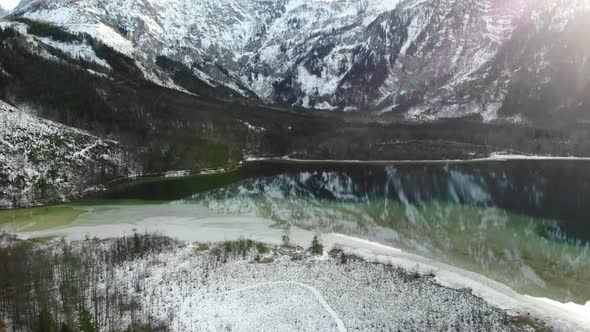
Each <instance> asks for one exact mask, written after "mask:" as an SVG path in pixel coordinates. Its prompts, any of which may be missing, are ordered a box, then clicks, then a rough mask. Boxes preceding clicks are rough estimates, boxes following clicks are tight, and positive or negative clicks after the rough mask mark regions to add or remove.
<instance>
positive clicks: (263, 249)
mask: <svg viewBox="0 0 590 332" xmlns="http://www.w3.org/2000/svg"><path fill="white" fill-rule="evenodd" d="M256 250H257V251H258V253H259V254H266V253H267V252H268V251H269V250H268V247H267V246H266V244H264V243H260V242H259V243H256Z"/></svg>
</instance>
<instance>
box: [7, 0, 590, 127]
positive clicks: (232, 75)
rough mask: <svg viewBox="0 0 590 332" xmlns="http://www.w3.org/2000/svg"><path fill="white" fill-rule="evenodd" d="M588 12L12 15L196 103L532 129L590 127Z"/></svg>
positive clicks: (288, 7)
mask: <svg viewBox="0 0 590 332" xmlns="http://www.w3.org/2000/svg"><path fill="white" fill-rule="evenodd" d="M588 15H590V0H575V1H564V0H542V1H535V0H518V1H504V0H469V1H457V0H432V1H420V0H404V1H397V0H396V1H386V0H358V1H357V0H350V1H304V0H282V1H257V0H245V1H236V0H222V1H209V0H198V1H188V0H174V1H173V2H169V1H163V0H140V1H133V2H128V1H109V2H104V1H99V0H82V1H72V0H57V1H47V0H33V1H30V2H29V3H21V5H20V6H19V7H18V8H17V10H16V11H15V12H14V13H13V14H12V15H11V16H12V17H25V18H28V19H33V20H39V21H44V22H48V23H51V24H56V25H58V26H61V27H63V28H65V29H66V30H68V31H70V32H73V33H80V32H83V33H88V34H90V35H92V36H94V37H95V38H96V39H98V40H100V41H101V42H103V43H105V44H107V45H109V46H110V47H112V48H114V49H115V50H117V51H118V52H121V53H122V54H125V55H128V56H130V57H132V58H133V59H134V60H135V61H136V63H137V64H138V66H139V67H140V68H141V69H142V71H143V73H144V75H145V77H146V78H147V79H149V80H151V81H153V82H156V83H157V84H160V85H162V86H166V87H171V88H174V89H178V90H181V91H185V92H189V93H194V94H198V95H200V94H205V95H215V96H217V97H219V98H230V99H231V98H243V99H249V100H253V101H255V102H262V103H267V104H274V105H278V106H286V107H302V108H315V109H325V110H341V111H367V112H370V113H374V114H387V115H388V116H391V117H397V118H403V119H410V120H412V119H413V120H435V119H440V118H460V117H469V116H474V115H475V116H477V117H479V118H480V119H481V120H482V121H485V122H490V121H498V120H501V121H508V122H515V123H527V122H531V121H533V122H534V121H538V120H541V121H569V122H576V121H588V120H590V116H589V115H588V114H587V113H588V112H584V110H585V109H586V108H587V107H588V105H590V101H589V100H588V97H587V96H588V95H589V93H588V92H589V91H590V81H589V80H588V79H584V77H589V76H590V65H588V63H587V60H586V59H587V58H588V56H589V55H590V50H589V48H590V46H589V45H588V44H589V43H587V42H586V43H584V42H578V41H576V38H582V36H583V31H584V29H585V28H587V26H586V25H585V23H584V21H585V19H586V18H587V17H588ZM547 36H551V38H548V37H547ZM546 37H547V38H546ZM582 40H583V39H582ZM564 50H565V51H564ZM569 52H575V53H577V54H580V56H579V57H578V58H577V59H574V60H571V61H570V63H569V64H568V63H564V61H562V59H563V58H564V57H567V56H569V55H570V54H569ZM531 59H533V61H530V60H531ZM564 73H567V74H564ZM564 80H565V81H575V82H576V87H575V88H574V89H573V91H576V93H571V91H570V89H565V90H564V89H561V88H560V87H559V86H557V84H555V82H561V81H564ZM568 85H569V84H568ZM535 89H537V90H538V89H541V90H546V91H544V92H542V93H539V91H535ZM213 90H216V92H212V91H213ZM562 90H563V91H562ZM546 96H551V97H552V100H549V99H548V98H547V97H546Z"/></svg>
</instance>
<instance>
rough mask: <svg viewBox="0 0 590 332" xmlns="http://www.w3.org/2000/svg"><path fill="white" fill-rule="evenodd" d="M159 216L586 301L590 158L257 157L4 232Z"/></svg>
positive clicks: (589, 291) (23, 213)
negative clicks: (265, 228)
mask: <svg viewBox="0 0 590 332" xmlns="http://www.w3.org/2000/svg"><path fill="white" fill-rule="evenodd" d="M155 215H158V216H159V217H160V218H163V217H169V218H186V217H192V218H194V219H197V220H200V219H202V220H205V219H207V218H211V217H212V216H216V217H219V216H227V217H228V218H230V217H252V218H258V219H266V220H272V221H273V224H274V225H275V227H279V228H280V226H287V225H292V226H297V227H298V228H303V229H305V230H309V231H313V232H318V233H328V232H336V233H342V234H346V235H351V236H356V237H360V238H364V239H369V240H372V241H377V242H379V243H382V244H386V245H390V246H393V247H397V248H400V249H402V250H405V251H408V252H411V253H414V254H418V255H421V256H425V257H428V258H431V259H435V260H438V261H442V262H445V263H448V264H450V265H454V266H458V267H461V268H464V269H466V270H470V271H473V272H477V273H480V274H483V275H485V276H487V277H489V278H492V279H494V280H496V281H499V282H501V283H504V284H506V285H508V286H510V287H511V288H513V289H514V290H516V291H517V292H519V293H522V294H527V295H532V296H537V297H549V298H551V299H555V300H558V301H561V302H568V301H573V302H576V303H579V304H584V303H586V301H588V300H590V162H588V161H573V160H572V161H564V160H559V161H558V160H546V161H542V160H520V161H519V160H512V161H486V162H473V163H424V164H419V163H417V164H395V163H355V162H349V163H336V162H333V163H330V162H287V161H259V162H250V163H246V164H245V165H244V166H243V167H241V168H239V169H236V170H233V171H229V172H226V173H220V174H211V175H193V176H188V177H182V178H151V179H144V180H140V181H135V182H127V183H123V184H120V185H117V186H115V187H113V188H112V189H111V190H110V191H108V192H104V193H101V194H99V195H95V196H94V197H91V198H88V199H86V200H82V201H79V202H74V203H70V204H64V205H59V206H51V207H42V208H34V209H20V210H11V211H0V225H2V228H3V229H5V230H9V231H15V232H19V233H27V232H34V231H39V230H47V229H61V230H65V231H66V232H67V229H68V227H71V226H72V225H81V224H87V225H100V224H111V223H113V222H123V221H125V222H128V223H133V222H137V221H138V220H146V219H149V218H152V217H154V216H155ZM157 220H162V219H157ZM157 220H156V221H155V222H157ZM207 220H208V219H207ZM236 220H237V219H236ZM236 222H238V221H236ZM235 225H236V227H238V226H237V225H238V224H235ZM224 231H227V232H231V229H226V230H220V231H219V232H224ZM212 240H214V239H212Z"/></svg>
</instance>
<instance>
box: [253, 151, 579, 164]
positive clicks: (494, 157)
mask: <svg viewBox="0 0 590 332" xmlns="http://www.w3.org/2000/svg"><path fill="white" fill-rule="evenodd" d="M509 160H554V161H590V157H576V156H545V155H526V154H505V153H502V152H494V153H491V154H490V155H489V156H488V157H483V158H472V159H408V160H402V159H399V160H352V159H351V160H345V159H298V158H291V157H289V156H283V157H256V156H249V157H246V158H245V161H247V162H265V161H270V162H289V163H303V164H317V163H332V164H371V165H380V164H384V165H389V164H465V163H482V162H491V161H509Z"/></svg>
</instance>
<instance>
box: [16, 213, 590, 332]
mask: <svg viewBox="0 0 590 332" xmlns="http://www.w3.org/2000/svg"><path fill="white" fill-rule="evenodd" d="M188 211H189V210H187V213H188ZM273 225H274V222H272V221H270V220H268V219H263V218H256V217H223V218H219V217H215V216H209V217H207V216H203V217H200V218H198V219H195V218H192V217H190V216H189V215H188V214H187V215H186V216H183V215H181V216H178V217H163V216H162V217H155V218H145V219H141V220H138V221H132V220H129V221H123V222H122V223H117V224H99V225H92V224H91V225H83V224H76V223H74V224H72V225H68V226H65V227H58V228H55V229H50V230H45V231H37V232H31V233H17V235H18V236H19V238H25V239H26V238H43V237H56V238H60V237H64V238H65V239H66V240H69V241H79V240H84V239H88V238H94V237H97V238H99V239H112V238H116V237H120V236H125V235H131V234H134V233H135V232H138V233H146V234H161V235H164V236H168V237H170V238H173V239H177V240H179V241H183V242H187V243H195V242H197V243H219V242H223V241H228V240H237V239H240V238H246V239H251V240H254V241H257V242H262V243H267V244H270V245H280V244H281V236H282V234H284V230H283V229H280V228H277V227H272V226H273ZM314 235H315V233H313V232H310V231H305V230H303V229H299V228H296V227H291V230H290V232H289V237H290V239H291V243H292V244H293V245H297V246H300V247H308V246H309V243H310V242H311V239H312V238H313V236H314ZM321 241H322V243H323V245H324V248H325V250H326V251H330V250H333V249H336V250H342V251H343V252H344V253H345V254H347V255H353V256H356V257H359V258H361V259H363V260H365V261H366V262H370V263H378V264H381V265H392V266H394V267H400V268H402V269H403V270H405V271H408V272H410V271H412V272H418V273H420V274H422V275H427V274H434V275H435V280H436V281H437V282H438V283H439V284H440V285H441V286H444V287H448V288H452V289H464V288H468V289H471V291H472V292H473V294H474V295H476V296H478V297H481V298H483V299H484V300H485V301H486V302H488V303H490V304H492V305H493V306H495V307H498V308H501V309H504V310H508V311H516V312H519V313H523V314H525V313H530V314H531V315H532V316H533V317H538V318H539V319H541V320H542V321H544V322H546V323H547V324H549V325H550V326H552V327H553V328H554V329H555V330H556V331H585V330H588V326H590V302H588V303H587V304H586V305H579V304H574V303H560V302H557V301H553V300H550V299H542V298H535V297H530V296H527V295H525V294H519V293H517V292H515V291H514V290H512V289H511V288H510V287H508V286H507V285H504V284H501V283H498V282H496V281H493V280H491V279H489V278H487V277H485V276H483V275H480V274H477V273H474V272H470V271H467V270H464V269H461V268H458V267H454V266H451V265H448V264H445V263H442V262H439V261H436V260H432V259H429V258H425V257H422V256H418V255H415V254H411V253H408V252H405V251H403V250H400V249H398V248H394V247H391V246H387V245H383V244H380V243H377V242H373V241H369V240H364V239H361V238H357V237H351V236H346V235H342V234H337V233H327V234H321Z"/></svg>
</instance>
